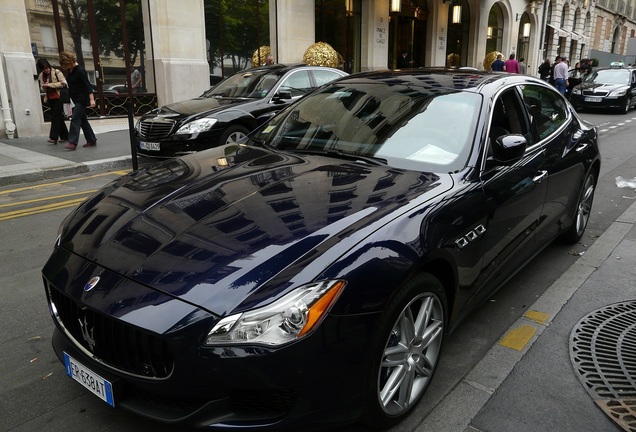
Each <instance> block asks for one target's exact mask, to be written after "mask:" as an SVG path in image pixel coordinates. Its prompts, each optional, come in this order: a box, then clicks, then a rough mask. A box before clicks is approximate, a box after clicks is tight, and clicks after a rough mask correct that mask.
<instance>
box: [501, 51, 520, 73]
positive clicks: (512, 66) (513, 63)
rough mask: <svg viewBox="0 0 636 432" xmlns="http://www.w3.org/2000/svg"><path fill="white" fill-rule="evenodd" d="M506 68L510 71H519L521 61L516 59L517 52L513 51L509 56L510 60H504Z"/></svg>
mask: <svg viewBox="0 0 636 432" xmlns="http://www.w3.org/2000/svg"><path fill="white" fill-rule="evenodd" d="M504 70H505V71H506V72H508V73H514V74H518V73H519V63H518V62H517V60H515V54H514V53H512V54H510V56H509V57H508V60H506V61H505V62H504Z"/></svg>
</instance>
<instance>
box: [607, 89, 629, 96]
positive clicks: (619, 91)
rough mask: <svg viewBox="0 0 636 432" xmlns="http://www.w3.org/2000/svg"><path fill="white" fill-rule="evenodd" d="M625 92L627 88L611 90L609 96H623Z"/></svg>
mask: <svg viewBox="0 0 636 432" xmlns="http://www.w3.org/2000/svg"><path fill="white" fill-rule="evenodd" d="M625 93H627V89H623V90H614V91H613V92H611V93H610V94H609V96H625Z"/></svg>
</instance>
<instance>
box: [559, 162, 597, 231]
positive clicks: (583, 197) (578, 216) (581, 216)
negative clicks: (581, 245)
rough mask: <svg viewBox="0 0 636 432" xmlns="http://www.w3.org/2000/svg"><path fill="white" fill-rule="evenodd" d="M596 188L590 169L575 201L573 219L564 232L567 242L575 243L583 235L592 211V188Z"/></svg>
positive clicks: (593, 174)
mask: <svg viewBox="0 0 636 432" xmlns="http://www.w3.org/2000/svg"><path fill="white" fill-rule="evenodd" d="M595 189H596V176H595V173H594V171H590V173H588V175H587V177H585V182H584V183H583V188H582V189H581V193H580V194H579V199H578V201H577V203H576V213H575V214H574V220H573V221H572V225H570V227H569V228H567V230H566V231H565V232H564V234H563V240H565V241H566V242H568V243H577V242H578V241H579V240H581V237H583V234H584V233H585V228H587V222H588V221H589V219H590V212H591V211H592V202H593V201H594V190H595Z"/></svg>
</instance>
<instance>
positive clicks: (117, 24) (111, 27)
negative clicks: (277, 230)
mask: <svg viewBox="0 0 636 432" xmlns="http://www.w3.org/2000/svg"><path fill="white" fill-rule="evenodd" d="M58 4H59V6H60V9H61V11H62V16H63V19H64V23H65V24H66V28H67V30H68V32H69V34H70V35H71V39H72V40H73V45H74V47H73V48H74V51H75V55H76V57H77V62H78V63H79V64H81V65H84V54H83V51H82V39H85V40H91V31H90V25H89V19H88V0H58ZM93 7H94V10H95V31H96V33H97V44H98V49H99V52H100V53H101V54H102V55H104V56H110V55H111V54H115V55H116V56H117V57H120V58H123V57H124V43H123V34H122V25H121V13H120V5H119V1H118V0H93ZM125 18H126V28H127V31H128V50H129V53H130V56H131V64H134V63H135V61H136V60H137V57H138V56H139V55H140V53H141V51H142V50H143V47H144V38H143V22H142V19H141V9H140V5H139V0H127V1H126V4H125Z"/></svg>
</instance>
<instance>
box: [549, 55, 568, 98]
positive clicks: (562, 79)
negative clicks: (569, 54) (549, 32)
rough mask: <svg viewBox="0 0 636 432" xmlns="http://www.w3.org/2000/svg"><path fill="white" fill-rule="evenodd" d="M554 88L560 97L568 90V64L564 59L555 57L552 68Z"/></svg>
mask: <svg viewBox="0 0 636 432" xmlns="http://www.w3.org/2000/svg"><path fill="white" fill-rule="evenodd" d="M552 69H553V71H554V86H555V87H556V89H557V90H558V91H559V93H561V94H562V95H565V91H566V90H567V88H568V63H567V59H566V58H565V57H563V58H561V57H557V59H556V61H555V64H554V67H553V68H552Z"/></svg>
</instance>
